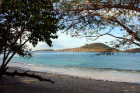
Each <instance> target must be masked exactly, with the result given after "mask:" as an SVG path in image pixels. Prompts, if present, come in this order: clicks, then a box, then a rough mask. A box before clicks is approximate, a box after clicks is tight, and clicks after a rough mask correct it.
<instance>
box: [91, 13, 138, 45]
mask: <svg viewBox="0 0 140 93" xmlns="http://www.w3.org/2000/svg"><path fill="white" fill-rule="evenodd" d="M93 16H101V17H103V18H105V19H108V20H110V21H112V22H115V23H117V24H119V25H120V26H122V27H123V28H124V29H125V30H126V31H127V32H128V33H129V34H130V35H131V36H132V37H133V38H134V39H136V40H137V41H139V42H140V38H139V37H138V36H136V34H135V33H134V32H133V31H132V30H130V29H129V28H128V27H126V26H125V25H124V24H122V23H120V22H119V21H118V20H117V19H116V18H115V17H112V18H111V17H108V16H105V15H100V14H93Z"/></svg>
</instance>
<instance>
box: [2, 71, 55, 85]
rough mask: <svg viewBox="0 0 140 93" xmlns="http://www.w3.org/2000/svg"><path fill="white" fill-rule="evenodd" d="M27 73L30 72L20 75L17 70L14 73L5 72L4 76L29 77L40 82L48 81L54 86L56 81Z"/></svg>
mask: <svg viewBox="0 0 140 93" xmlns="http://www.w3.org/2000/svg"><path fill="white" fill-rule="evenodd" d="M27 72H29V71H26V72H24V73H19V72H17V70H15V71H14V72H13V73H12V72H7V71H5V73H4V75H7V76H12V77H14V76H15V75H17V76H28V77H32V78H36V79H38V80H39V81H47V82H51V83H52V84H53V83H55V82H54V81H52V80H50V79H46V78H42V77H41V76H39V75H34V73H33V74H29V73H27Z"/></svg>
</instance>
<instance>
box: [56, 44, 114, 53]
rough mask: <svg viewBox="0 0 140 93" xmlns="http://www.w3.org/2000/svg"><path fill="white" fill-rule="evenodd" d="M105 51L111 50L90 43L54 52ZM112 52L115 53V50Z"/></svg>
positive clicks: (103, 45) (102, 45)
mask: <svg viewBox="0 0 140 93" xmlns="http://www.w3.org/2000/svg"><path fill="white" fill-rule="evenodd" d="M107 49H112V48H111V47H109V46H107V45H105V44H103V43H92V44H86V45H84V46H81V47H77V48H67V49H59V50H56V51H69V52H72V51H75V52H101V51H106V50H107ZM113 51H114V52H116V51H117V49H113Z"/></svg>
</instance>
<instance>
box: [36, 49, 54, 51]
mask: <svg viewBox="0 0 140 93" xmlns="http://www.w3.org/2000/svg"><path fill="white" fill-rule="evenodd" d="M36 51H54V50H53V49H43V50H36Z"/></svg>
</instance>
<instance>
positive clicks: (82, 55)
mask: <svg viewBox="0 0 140 93" xmlns="http://www.w3.org/2000/svg"><path fill="white" fill-rule="evenodd" d="M94 54H96V53H95V52H52V51H51V52H49V51H36V52H35V53H34V54H33V57H32V58H31V59H28V60H27V59H24V58H22V57H19V56H17V55H15V56H14V58H13V59H12V60H11V62H10V64H8V66H14V67H20V68H22V69H25V70H33V71H41V72H47V73H56V74H61V75H70V76H76V77H82V78H91V79H101V80H109V81H118V82H132V83H140V60H139V58H140V53H135V54H130V55H129V54H128V53H119V54H117V53H116V54H115V55H112V56H95V55H94ZM0 62H2V56H0Z"/></svg>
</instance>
